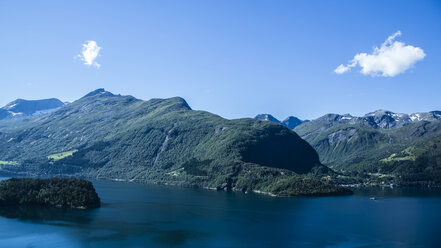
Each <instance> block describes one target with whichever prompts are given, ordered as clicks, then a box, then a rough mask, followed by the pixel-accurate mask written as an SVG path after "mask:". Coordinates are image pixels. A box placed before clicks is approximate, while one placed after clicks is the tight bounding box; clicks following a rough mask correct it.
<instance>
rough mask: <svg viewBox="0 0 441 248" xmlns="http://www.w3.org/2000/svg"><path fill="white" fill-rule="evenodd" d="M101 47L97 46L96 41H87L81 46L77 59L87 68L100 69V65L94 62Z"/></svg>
mask: <svg viewBox="0 0 441 248" xmlns="http://www.w3.org/2000/svg"><path fill="white" fill-rule="evenodd" d="M100 50H101V47H99V46H98V44H97V43H96V41H93V40H89V41H86V43H84V44H83V49H82V50H81V53H80V54H78V57H79V58H80V59H81V60H82V61H83V62H84V64H85V65H87V66H94V67H96V68H100V66H101V65H100V64H98V63H97V62H96V61H95V60H96V58H97V57H98V56H99V53H100Z"/></svg>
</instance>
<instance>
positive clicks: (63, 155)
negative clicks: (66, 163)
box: [47, 149, 78, 161]
mask: <svg viewBox="0 0 441 248" xmlns="http://www.w3.org/2000/svg"><path fill="white" fill-rule="evenodd" d="M77 151H78V150H77V149H75V150H72V151H67V152H60V153H56V154H52V155H49V156H47V158H48V159H50V160H53V161H57V160H60V159H63V158H66V157H70V156H72V155H73V154H74V153H76V152H77Z"/></svg>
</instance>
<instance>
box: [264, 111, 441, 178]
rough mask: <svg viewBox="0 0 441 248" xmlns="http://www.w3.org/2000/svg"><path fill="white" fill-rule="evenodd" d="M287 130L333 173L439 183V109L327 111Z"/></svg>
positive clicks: (440, 173) (440, 133)
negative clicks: (362, 112) (359, 113)
mask: <svg viewBox="0 0 441 248" xmlns="http://www.w3.org/2000/svg"><path fill="white" fill-rule="evenodd" d="M256 119H261V120H262V118H260V117H259V118H257V117H256ZM274 119H275V118H274ZM274 119H273V118H267V120H271V121H273V120H274ZM274 122H276V123H280V122H278V121H274ZM281 124H282V125H283V123H281ZM293 130H294V131H295V132H296V133H298V134H299V135H300V137H302V138H303V139H305V140H306V141H307V142H308V143H309V144H311V145H312V146H313V147H314V149H315V150H316V151H317V152H318V154H319V156H320V160H321V162H322V163H323V164H325V165H327V166H330V167H331V168H334V169H336V170H338V171H342V172H345V171H349V172H356V173H362V172H364V173H382V174H387V175H390V177H392V178H394V179H395V181H398V182H401V183H402V184H438V185H439V184H441V111H431V112H423V113H414V114H401V113H393V112H391V111H386V110H377V111H375V112H372V113H368V114H366V115H364V116H362V117H356V116H351V115H349V114H344V115H339V114H327V115H324V116H322V117H320V118H317V119H315V120H312V121H308V122H302V123H301V124H299V125H297V126H295V127H294V128H293Z"/></svg>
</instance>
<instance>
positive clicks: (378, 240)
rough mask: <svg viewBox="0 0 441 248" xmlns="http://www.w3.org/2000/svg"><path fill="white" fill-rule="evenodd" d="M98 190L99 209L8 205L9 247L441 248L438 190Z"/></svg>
mask: <svg viewBox="0 0 441 248" xmlns="http://www.w3.org/2000/svg"><path fill="white" fill-rule="evenodd" d="M94 186H95V188H96V190H97V192H98V194H99V195H100V197H101V200H102V203H103V206H102V207H101V208H99V209H93V210H67V209H57V208H49V209H48V208H35V207H33V208H23V207H21V208H18V207H1V208H0V247H418V246H420V247H438V245H439V242H440V241H441V236H440V235H439V230H441V211H440V210H441V193H440V191H439V190H422V189H412V190H410V189H393V190H392V189H375V190H369V191H366V190H359V191H357V192H356V194H354V195H352V196H340V197H301V198H274V197H269V196H264V195H257V194H246V195H245V194H242V193H226V192H216V191H210V190H196V189H182V188H178V187H166V186H154V185H143V184H134V183H124V182H111V181H94ZM372 196H375V197H376V199H377V200H370V197H372Z"/></svg>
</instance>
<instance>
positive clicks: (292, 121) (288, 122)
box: [254, 114, 309, 129]
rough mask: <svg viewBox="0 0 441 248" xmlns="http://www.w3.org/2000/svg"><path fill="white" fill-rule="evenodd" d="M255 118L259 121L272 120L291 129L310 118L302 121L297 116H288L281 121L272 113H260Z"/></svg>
mask: <svg viewBox="0 0 441 248" xmlns="http://www.w3.org/2000/svg"><path fill="white" fill-rule="evenodd" d="M254 119H256V120H259V121H272V122H275V123H278V124H282V125H283V126H285V127H287V128H289V129H294V128H295V127H297V126H298V125H300V124H302V123H304V122H308V121H309V120H304V121H302V120H300V119H299V118H297V117H295V116H288V117H287V118H286V119H285V120H283V121H279V120H277V118H275V117H274V116H272V115H270V114H259V115H256V117H254Z"/></svg>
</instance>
